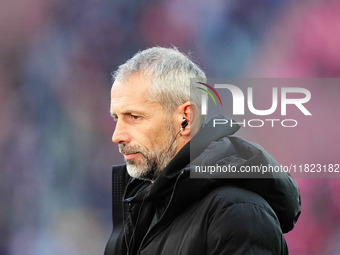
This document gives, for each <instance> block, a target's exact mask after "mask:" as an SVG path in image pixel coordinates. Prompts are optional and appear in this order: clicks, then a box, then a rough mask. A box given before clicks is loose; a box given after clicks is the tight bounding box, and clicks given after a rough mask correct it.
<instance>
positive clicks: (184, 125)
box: [181, 118, 188, 130]
mask: <svg viewBox="0 0 340 255" xmlns="http://www.w3.org/2000/svg"><path fill="white" fill-rule="evenodd" d="M181 126H182V128H181V130H183V129H184V128H185V127H186V126H188V121H187V120H186V119H184V118H183V121H182V124H181Z"/></svg>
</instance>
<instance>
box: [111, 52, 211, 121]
mask: <svg viewBox="0 0 340 255" xmlns="http://www.w3.org/2000/svg"><path fill="white" fill-rule="evenodd" d="M133 74H143V75H144V77H145V78H147V79H149V80H150V81H151V82H152V86H151V87H150V89H149V91H148V93H147V98H148V100H150V101H151V102H157V103H159V104H160V105H161V106H162V107H163V109H164V110H165V111H166V112H167V113H172V112H173V111H174V110H175V109H176V107H177V106H179V105H181V104H183V103H185V102H187V101H191V102H192V103H194V104H195V105H196V106H197V108H198V114H199V116H200V117H198V119H197V120H198V123H197V125H198V126H199V127H200V126H202V125H203V124H204V122H205V117H206V116H205V115H201V94H202V91H201V90H200V89H196V87H200V85H199V84H197V83H196V82H206V79H207V78H206V76H205V74H204V72H203V71H202V70H201V69H200V68H199V67H198V66H197V65H196V64H195V63H194V62H192V61H191V60H190V58H189V57H188V56H186V55H185V54H183V53H182V52H180V51H179V50H178V49H177V48H163V47H153V48H149V49H146V50H143V51H140V52H138V53H137V54H135V55H134V56H133V57H132V58H131V59H129V60H128V61H127V62H126V63H124V64H122V65H120V66H119V68H118V70H117V71H115V72H114V73H113V79H114V80H115V81H118V82H121V83H124V82H127V80H128V79H129V77H131V76H132V75H133ZM190 88H191V89H190Z"/></svg>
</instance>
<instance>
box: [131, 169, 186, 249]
mask: <svg viewBox="0 0 340 255" xmlns="http://www.w3.org/2000/svg"><path fill="white" fill-rule="evenodd" d="M183 173H184V169H183V170H182V171H181V172H180V174H179V175H178V176H177V179H176V182H175V184H174V189H173V191H172V193H171V196H170V200H169V202H168V205H167V206H166V209H165V211H164V213H163V215H162V217H161V218H160V219H159V221H161V220H162V218H163V216H164V215H165V214H166V212H167V210H168V208H169V205H170V204H171V202H172V199H173V196H174V194H175V190H176V186H177V183H178V181H179V179H180V177H181V176H182V175H183ZM152 229H153V227H152V228H149V229H148V231H147V232H146V234H145V235H144V237H143V239H142V242H141V243H140V246H139V248H138V251H137V255H138V254H140V251H141V249H142V246H143V243H144V241H145V238H146V237H147V235H148V234H149V233H150V231H151V230H152Z"/></svg>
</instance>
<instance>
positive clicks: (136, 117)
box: [131, 115, 140, 120]
mask: <svg viewBox="0 0 340 255" xmlns="http://www.w3.org/2000/svg"><path fill="white" fill-rule="evenodd" d="M131 118H133V119H134V120H138V119H140V116H137V115H131Z"/></svg>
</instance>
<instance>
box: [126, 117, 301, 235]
mask: <svg viewBox="0 0 340 255" xmlns="http://www.w3.org/2000/svg"><path fill="white" fill-rule="evenodd" d="M214 118H219V119H221V118H225V117H222V116H218V117H217V116H214V117H213V118H212V120H211V121H210V122H208V123H207V124H206V125H205V126H204V127H202V128H201V130H200V131H199V133H198V134H197V135H196V136H195V137H193V138H192V139H191V141H190V142H189V143H187V144H186V145H185V146H184V147H183V148H182V149H181V150H180V151H179V152H178V153H177V155H176V156H175V157H174V158H173V159H172V160H171V161H170V162H169V164H168V165H167V166H166V167H165V168H164V169H163V171H162V173H161V174H160V175H159V177H158V178H157V179H156V180H155V182H154V183H153V184H150V182H145V181H141V180H137V179H131V181H130V182H129V185H128V187H127V189H126V195H125V199H124V202H129V203H140V202H141V201H144V200H145V201H150V200H152V201H155V202H156V203H157V201H163V202H162V203H161V204H163V205H164V201H168V202H167V204H166V208H165V209H166V210H165V214H166V215H163V216H164V217H167V218H168V217H169V218H171V217H172V216H173V215H175V214H176V213H178V212H179V211H181V210H183V208H184V207H185V206H187V205H188V204H190V203H193V202H194V201H197V200H198V199H200V198H202V197H203V196H205V195H206V194H207V193H208V192H209V191H211V190H213V189H215V188H217V187H219V186H223V185H228V184H229V185H237V186H240V187H243V188H246V189H248V190H251V191H253V192H256V193H258V194H259V195H261V196H262V197H263V198H264V199H265V200H266V201H267V202H268V203H269V205H270V206H271V207H272V208H273V210H274V211H275V213H276V215H277V217H278V219H279V221H280V225H281V229H282V231H283V232H284V233H286V232H288V231H290V230H291V229H292V228H293V227H294V224H295V222H296V220H297V218H298V216H299V214H300V205H301V203H300V195H299V191H298V188H297V184H296V182H295V181H294V180H293V179H292V178H291V177H290V175H288V174H286V173H274V174H271V175H270V176H266V178H252V179H249V178H248V179H244V178H242V179H241V178H239V179H231V178H218V179H217V178H215V179H212V178H190V165H192V164H193V165H216V163H217V164H218V165H233V166H236V167H240V166H246V165H249V166H253V165H261V164H262V165H278V163H277V162H276V161H275V159H274V158H273V157H272V156H271V155H270V154H269V153H268V152H266V151H265V150H264V149H263V148H262V147H261V146H259V145H257V144H254V143H250V142H248V141H246V140H244V139H241V138H239V137H234V136H231V135H233V134H234V133H235V132H236V131H237V130H238V129H239V126H238V125H237V124H235V125H233V126H232V127H230V125H217V126H216V127H213V119H214ZM227 120H228V121H231V120H230V119H227ZM228 123H229V122H228Z"/></svg>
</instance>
